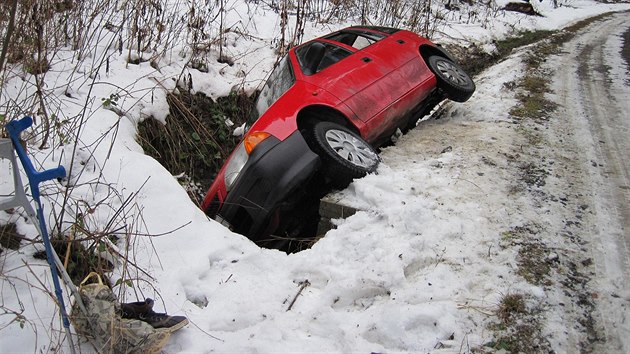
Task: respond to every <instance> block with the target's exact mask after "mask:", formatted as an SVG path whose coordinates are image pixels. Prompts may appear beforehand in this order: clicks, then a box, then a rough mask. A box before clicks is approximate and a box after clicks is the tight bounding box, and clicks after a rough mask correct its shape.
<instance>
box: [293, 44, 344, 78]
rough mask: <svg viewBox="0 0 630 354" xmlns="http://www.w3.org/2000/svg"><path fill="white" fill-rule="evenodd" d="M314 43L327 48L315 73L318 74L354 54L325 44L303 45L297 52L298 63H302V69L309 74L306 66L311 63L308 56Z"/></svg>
mask: <svg viewBox="0 0 630 354" xmlns="http://www.w3.org/2000/svg"><path fill="white" fill-rule="evenodd" d="M314 43H321V44H323V45H324V47H325V51H324V55H323V57H322V58H321V61H320V62H319V65H318V66H317V70H316V71H315V72H316V73H317V72H320V71H322V70H324V69H326V68H327V67H329V66H331V65H333V64H334V63H336V62H338V61H340V60H342V59H344V58H346V57H347V56H349V55H350V54H352V52H351V51H349V50H347V49H345V48H342V47H340V46H336V45H334V44H330V43H325V42H312V43H309V44H306V45H303V46H301V47H300V48H298V49H296V50H295V55H296V56H297V59H298V63H300V68H301V69H302V72H308V70H307V68H306V66H307V63H309V58H308V57H307V55H309V54H311V52H309V50H308V49H309V47H310V46H311V45H313V44H314Z"/></svg>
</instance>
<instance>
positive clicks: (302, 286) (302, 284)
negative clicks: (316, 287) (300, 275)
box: [287, 279, 311, 312]
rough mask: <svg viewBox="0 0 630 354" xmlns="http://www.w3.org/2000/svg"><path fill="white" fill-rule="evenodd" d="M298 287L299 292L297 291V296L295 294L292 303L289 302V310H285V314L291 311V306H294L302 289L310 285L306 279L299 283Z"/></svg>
mask: <svg viewBox="0 0 630 354" xmlns="http://www.w3.org/2000/svg"><path fill="white" fill-rule="evenodd" d="M299 285H300V290H298V292H297V294H295V297H294V298H293V301H291V303H290V304H289V308H288V309H287V312H289V311H291V308H293V304H295V301H296V300H297V298H298V296H300V294H301V293H302V291H304V289H305V288H306V287H307V286H309V285H311V283H310V282H309V281H308V279H306V280H304V281H302V282H300V283H299Z"/></svg>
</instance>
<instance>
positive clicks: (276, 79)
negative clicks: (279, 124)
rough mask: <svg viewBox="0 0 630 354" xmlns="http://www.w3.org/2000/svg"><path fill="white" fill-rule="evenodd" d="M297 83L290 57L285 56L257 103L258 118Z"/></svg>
mask: <svg viewBox="0 0 630 354" xmlns="http://www.w3.org/2000/svg"><path fill="white" fill-rule="evenodd" d="M294 82H295V76H294V74H293V68H292V67H291V61H290V60H289V56H288V55H287V56H285V57H284V58H282V60H280V63H278V65H277V66H276V68H275V69H274V70H273V72H272V73H271V75H269V78H268V79H267V82H266V83H265V86H264V87H263V89H262V91H260V95H259V96H258V100H257V101H256V113H258V117H256V118H259V117H260V116H262V115H263V113H265V111H267V109H268V108H269V107H270V106H271V105H272V104H273V103H274V102H276V101H277V100H278V98H280V96H282V94H284V93H285V92H286V91H287V90H288V89H289V88H290V87H291V86H292V85H293V83H294Z"/></svg>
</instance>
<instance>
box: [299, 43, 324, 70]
mask: <svg viewBox="0 0 630 354" xmlns="http://www.w3.org/2000/svg"><path fill="white" fill-rule="evenodd" d="M325 53H326V46H325V45H324V44H323V43H320V42H313V43H312V44H311V45H310V46H309V47H308V50H307V52H306V55H305V63H304V74H305V75H313V74H315V73H316V72H317V68H318V67H319V63H321V61H322V59H323V58H324V54H325Z"/></svg>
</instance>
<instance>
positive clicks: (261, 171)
mask: <svg viewBox="0 0 630 354" xmlns="http://www.w3.org/2000/svg"><path fill="white" fill-rule="evenodd" d="M319 164H320V161H319V157H318V156H317V155H316V154H315V153H313V152H312V151H311V149H310V148H309V147H308V145H307V144H306V141H304V138H303V137H302V134H300V132H297V131H296V132H294V133H293V134H291V135H290V136H289V137H288V138H287V139H285V140H284V141H280V140H278V139H276V138H275V137H269V138H267V139H266V140H265V141H263V142H261V143H260V144H259V145H258V146H257V147H256V149H254V151H252V153H251V154H250V156H249V159H248V161H247V163H246V164H245V166H244V167H243V169H242V170H241V172H240V174H239V176H238V178H237V180H236V181H235V182H234V185H233V186H232V188H231V190H230V192H229V193H228V194H227V196H226V198H225V200H224V201H223V203H222V204H221V206H220V207H219V210H218V212H217V215H216V217H215V219H216V220H217V221H219V222H220V223H222V224H223V225H226V226H228V227H229V228H230V229H232V230H233V231H235V232H238V233H240V234H243V235H245V236H247V237H248V238H249V239H251V240H252V241H261V240H262V239H263V238H265V237H267V235H268V234H269V233H272V232H273V231H274V230H275V228H276V227H277V223H278V220H276V216H277V213H278V211H280V210H281V209H282V208H283V207H287V206H288V205H287V204H288V203H289V200H292V197H293V196H294V193H295V191H296V190H297V189H298V187H303V186H304V184H305V183H306V182H307V181H308V180H309V179H310V177H311V176H312V175H313V174H314V173H315V171H316V170H317V168H318V167H319Z"/></svg>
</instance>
